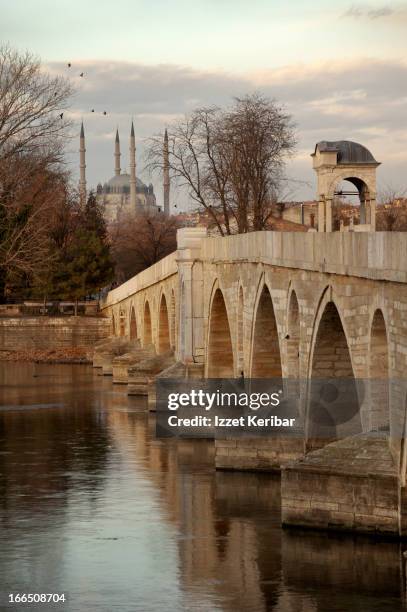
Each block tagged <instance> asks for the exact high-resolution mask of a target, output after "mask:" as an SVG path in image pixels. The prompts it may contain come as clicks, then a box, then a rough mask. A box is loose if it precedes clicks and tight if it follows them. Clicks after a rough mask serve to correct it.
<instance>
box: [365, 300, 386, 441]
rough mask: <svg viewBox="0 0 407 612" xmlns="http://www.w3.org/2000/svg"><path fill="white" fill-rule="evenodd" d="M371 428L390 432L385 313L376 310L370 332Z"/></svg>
mask: <svg viewBox="0 0 407 612" xmlns="http://www.w3.org/2000/svg"><path fill="white" fill-rule="evenodd" d="M369 378H370V402H369V404H370V410H371V428H372V429H373V430H375V431H376V430H378V431H389V430H390V412H389V347H388V341H387V330H386V322H385V320H384V316H383V312H382V311H381V310H379V309H378V310H376V312H375V313H374V315H373V320H372V327H371V331H370V351H369Z"/></svg>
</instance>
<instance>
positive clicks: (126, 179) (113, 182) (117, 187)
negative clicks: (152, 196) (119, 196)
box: [103, 172, 152, 193]
mask: <svg viewBox="0 0 407 612" xmlns="http://www.w3.org/2000/svg"><path fill="white" fill-rule="evenodd" d="M103 190H104V191H105V192H107V193H128V192H129V191H130V174H127V173H126V172H123V173H122V174H117V175H116V176H113V177H112V178H111V179H110V180H108V181H107V183H105V184H104V186H103ZM136 190H137V192H138V193H147V192H149V188H148V187H147V185H145V184H144V183H143V181H141V180H140V179H139V178H138V177H136ZM149 193H152V190H151V191H150V192H149Z"/></svg>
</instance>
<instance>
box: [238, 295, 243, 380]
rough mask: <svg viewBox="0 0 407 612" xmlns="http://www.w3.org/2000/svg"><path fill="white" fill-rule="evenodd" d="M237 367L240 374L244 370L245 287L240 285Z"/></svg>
mask: <svg viewBox="0 0 407 612" xmlns="http://www.w3.org/2000/svg"><path fill="white" fill-rule="evenodd" d="M237 369H238V372H239V374H240V373H241V372H243V371H244V357H243V287H242V286H240V287H239V296H238V302H237Z"/></svg>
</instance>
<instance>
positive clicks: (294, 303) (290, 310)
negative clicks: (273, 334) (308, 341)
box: [285, 287, 300, 378]
mask: <svg viewBox="0 0 407 612" xmlns="http://www.w3.org/2000/svg"><path fill="white" fill-rule="evenodd" d="M285 340H286V358H287V376H288V378H299V375H300V306H299V303H298V298H297V293H296V291H295V289H293V288H292V287H291V288H290V289H289V297H288V307H287V334H286V338H285Z"/></svg>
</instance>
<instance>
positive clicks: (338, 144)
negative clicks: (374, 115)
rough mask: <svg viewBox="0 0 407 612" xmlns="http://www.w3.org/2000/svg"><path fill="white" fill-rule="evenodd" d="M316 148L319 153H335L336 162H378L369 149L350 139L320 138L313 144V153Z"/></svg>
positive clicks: (353, 163)
mask: <svg viewBox="0 0 407 612" xmlns="http://www.w3.org/2000/svg"><path fill="white" fill-rule="evenodd" d="M317 149H318V151H319V152H320V153H337V154H338V156H337V160H338V164H352V165H355V164H356V165H357V164H378V162H377V161H376V160H375V158H374V157H373V155H372V154H371V152H370V151H369V149H367V148H366V147H365V146H364V145H361V144H360V143H358V142H353V141H352V140H335V141H328V140H322V141H321V142H318V143H317V144H316V145H315V153H316V152H317ZM315 153H314V154H315Z"/></svg>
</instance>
